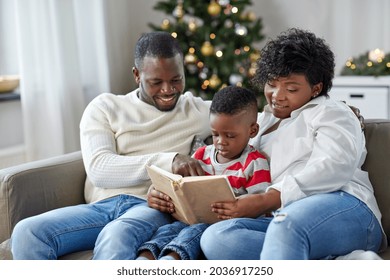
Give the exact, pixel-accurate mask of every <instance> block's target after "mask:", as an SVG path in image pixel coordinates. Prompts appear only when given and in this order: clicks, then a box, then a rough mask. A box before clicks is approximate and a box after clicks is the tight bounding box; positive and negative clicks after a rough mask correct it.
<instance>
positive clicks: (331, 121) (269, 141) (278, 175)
mask: <svg viewBox="0 0 390 280" xmlns="http://www.w3.org/2000/svg"><path fill="white" fill-rule="evenodd" d="M278 120H279V119H277V118H275V117H274V116H273V115H272V113H271V112H270V109H269V107H268V105H267V106H266V107H265V109H264V112H263V113H262V114H260V115H259V119H258V123H259V125H260V131H259V134H258V136H256V138H254V139H253V141H252V142H251V144H252V145H253V146H254V147H256V148H258V149H259V150H260V151H262V152H263V153H264V154H266V155H267V156H268V157H269V160H270V169H271V180H272V184H271V186H270V187H269V188H273V189H277V190H278V191H280V192H281V203H282V207H284V206H286V205H288V204H289V203H291V202H294V201H296V200H298V199H301V198H304V197H306V196H309V195H313V194H317V193H328V192H333V191H338V190H341V191H345V192H347V193H349V194H351V195H353V196H355V197H357V198H358V199H360V200H361V201H363V202H364V203H366V204H367V206H368V207H369V208H370V209H371V210H372V211H373V213H374V214H375V216H376V217H377V218H378V221H379V222H380V221H381V213H380V211H379V208H378V205H377V202H376V199H375V197H374V193H373V188H372V185H371V183H370V180H369V178H368V173H367V172H365V171H363V170H361V166H362V164H363V163H364V160H365V157H366V154H367V151H366V148H365V138H364V134H363V132H362V130H361V127H360V123H359V121H358V119H357V117H356V116H355V114H354V113H353V112H352V110H351V109H350V108H349V107H348V106H347V105H346V104H344V103H343V102H340V101H335V100H333V99H331V98H326V97H318V98H315V99H313V100H311V101H310V102H309V103H307V104H306V105H304V106H302V107H301V108H299V109H298V110H295V111H293V112H292V113H291V117H290V118H287V119H284V120H282V121H281V123H280V125H279V127H278V129H276V130H275V131H273V132H271V133H269V134H267V135H262V134H263V133H264V132H265V131H266V130H267V129H268V128H269V127H270V126H272V125H273V124H274V123H276V122H277V121H278Z"/></svg>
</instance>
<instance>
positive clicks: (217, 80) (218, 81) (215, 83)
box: [209, 74, 221, 88]
mask: <svg viewBox="0 0 390 280" xmlns="http://www.w3.org/2000/svg"><path fill="white" fill-rule="evenodd" d="M209 82H210V87H211V88H216V87H218V86H219V85H220V84H221V79H220V78H218V76H217V74H213V75H211V77H210V79H209Z"/></svg>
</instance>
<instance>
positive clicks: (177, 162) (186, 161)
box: [172, 154, 204, 177]
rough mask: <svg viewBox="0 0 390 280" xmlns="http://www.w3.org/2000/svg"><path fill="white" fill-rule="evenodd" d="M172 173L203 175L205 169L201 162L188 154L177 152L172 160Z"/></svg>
mask: <svg viewBox="0 0 390 280" xmlns="http://www.w3.org/2000/svg"><path fill="white" fill-rule="evenodd" d="M172 173H175V174H180V175H181V176H183V177H184V176H202V175H204V171H203V169H202V167H201V166H200V164H199V162H198V161H197V160H196V159H194V158H192V157H190V156H186V155H181V154H177V155H176V156H175V158H174V159H173V162H172Z"/></svg>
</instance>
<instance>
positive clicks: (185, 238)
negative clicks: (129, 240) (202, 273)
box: [138, 221, 209, 260]
mask: <svg viewBox="0 0 390 280" xmlns="http://www.w3.org/2000/svg"><path fill="white" fill-rule="evenodd" d="M208 226H209V225H208V224H194V225H187V224H185V223H183V222H179V221H176V222H174V223H172V224H168V225H164V226H162V227H160V228H159V229H158V230H157V231H156V233H155V234H154V235H153V237H152V238H151V240H150V241H148V242H146V243H144V244H143V245H142V246H141V247H140V248H139V249H138V251H139V252H141V251H143V250H149V251H150V252H151V253H152V254H153V256H154V258H155V259H159V258H161V257H163V256H165V255H167V254H168V253H169V252H170V251H173V252H175V253H177V254H178V255H179V256H180V258H181V259H182V260H196V259H198V258H199V257H200V256H201V255H202V254H201V253H202V251H201V249H200V237H201V236H202V233H203V232H204V230H205V229H206V228H207V227H208Z"/></svg>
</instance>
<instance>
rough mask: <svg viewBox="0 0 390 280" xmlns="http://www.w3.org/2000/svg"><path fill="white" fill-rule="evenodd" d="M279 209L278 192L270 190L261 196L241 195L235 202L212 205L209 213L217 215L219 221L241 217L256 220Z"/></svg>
mask: <svg viewBox="0 0 390 280" xmlns="http://www.w3.org/2000/svg"><path fill="white" fill-rule="evenodd" d="M279 207H280V192H279V191H277V190H274V189H272V190H270V191H268V192H266V193H262V194H246V195H241V196H239V197H237V199H236V200H235V201H225V202H216V203H213V204H212V205H211V211H213V212H214V213H217V214H218V218H219V219H222V220H226V219H232V218H243V217H246V218H256V217H259V216H260V215H263V214H267V213H270V212H271V211H274V210H276V209H278V208H279Z"/></svg>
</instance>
